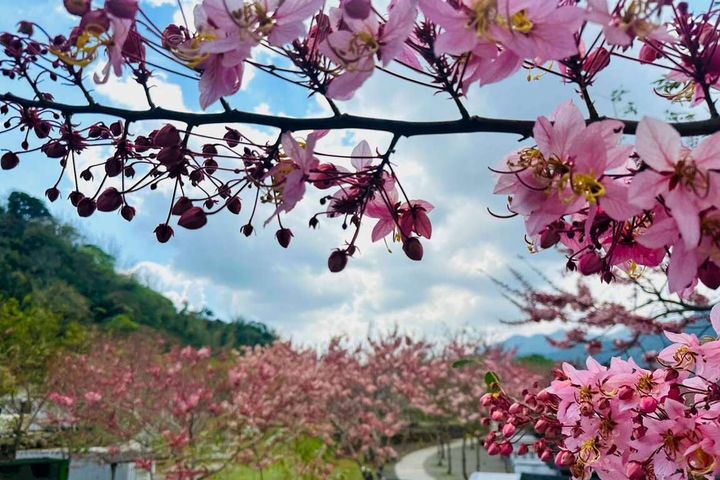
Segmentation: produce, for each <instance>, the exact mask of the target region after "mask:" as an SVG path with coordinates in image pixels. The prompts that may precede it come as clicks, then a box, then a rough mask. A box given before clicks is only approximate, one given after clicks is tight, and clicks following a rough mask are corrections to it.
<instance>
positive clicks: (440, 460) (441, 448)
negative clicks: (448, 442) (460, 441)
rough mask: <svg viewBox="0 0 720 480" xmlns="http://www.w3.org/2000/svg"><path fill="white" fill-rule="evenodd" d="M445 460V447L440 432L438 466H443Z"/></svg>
mask: <svg viewBox="0 0 720 480" xmlns="http://www.w3.org/2000/svg"><path fill="white" fill-rule="evenodd" d="M443 460H445V447H444V445H443V438H442V436H441V435H440V434H438V462H437V466H438V467H442V464H443Z"/></svg>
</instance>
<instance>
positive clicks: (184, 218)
mask: <svg viewBox="0 0 720 480" xmlns="http://www.w3.org/2000/svg"><path fill="white" fill-rule="evenodd" d="M206 223H207V215H206V214H205V210H203V209H202V208H200V207H192V208H190V209H188V210H187V211H186V212H185V213H183V214H182V215H180V220H178V225H180V226H181V227H183V228H187V229H188V230H197V229H198V228H202V227H204V226H205V224H206Z"/></svg>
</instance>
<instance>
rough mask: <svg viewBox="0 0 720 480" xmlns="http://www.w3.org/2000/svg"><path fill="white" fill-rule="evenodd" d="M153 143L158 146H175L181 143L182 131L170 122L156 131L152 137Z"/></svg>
mask: <svg viewBox="0 0 720 480" xmlns="http://www.w3.org/2000/svg"><path fill="white" fill-rule="evenodd" d="M152 140H153V144H154V145H155V146H156V147H173V146H175V145H177V144H179V143H180V132H178V129H177V128H175V127H174V126H173V125H170V124H169V123H168V124H167V125H165V126H163V127H162V128H161V129H160V130H158V131H157V132H155V135H153V137H152Z"/></svg>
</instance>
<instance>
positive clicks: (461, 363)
mask: <svg viewBox="0 0 720 480" xmlns="http://www.w3.org/2000/svg"><path fill="white" fill-rule="evenodd" d="M477 363H478V361H477V360H476V359H474V358H461V359H460V360H456V361H454V362H453V364H452V368H463V367H467V366H468V365H476V364H477Z"/></svg>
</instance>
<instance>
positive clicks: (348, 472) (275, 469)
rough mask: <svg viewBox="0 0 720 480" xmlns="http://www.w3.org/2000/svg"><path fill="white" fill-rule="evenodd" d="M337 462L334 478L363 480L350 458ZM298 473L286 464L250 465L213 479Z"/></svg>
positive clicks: (283, 478) (292, 478) (271, 479)
mask: <svg viewBox="0 0 720 480" xmlns="http://www.w3.org/2000/svg"><path fill="white" fill-rule="evenodd" d="M334 463H335V468H334V470H333V474H332V476H331V477H330V479H332V480H362V476H361V475H360V470H359V469H358V467H357V465H356V464H355V463H354V462H352V461H350V460H338V461H336V462H334ZM297 479H298V476H297V473H295V472H293V471H292V469H290V468H288V467H287V466H285V465H274V466H272V467H270V468H268V469H266V470H263V471H262V472H259V471H257V470H253V469H251V468H248V467H235V468H233V469H231V470H227V471H225V472H223V473H221V474H219V475H217V476H216V477H214V479H213V480H297Z"/></svg>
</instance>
